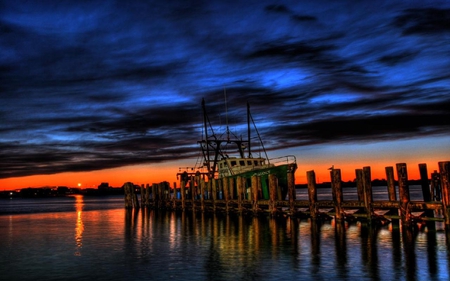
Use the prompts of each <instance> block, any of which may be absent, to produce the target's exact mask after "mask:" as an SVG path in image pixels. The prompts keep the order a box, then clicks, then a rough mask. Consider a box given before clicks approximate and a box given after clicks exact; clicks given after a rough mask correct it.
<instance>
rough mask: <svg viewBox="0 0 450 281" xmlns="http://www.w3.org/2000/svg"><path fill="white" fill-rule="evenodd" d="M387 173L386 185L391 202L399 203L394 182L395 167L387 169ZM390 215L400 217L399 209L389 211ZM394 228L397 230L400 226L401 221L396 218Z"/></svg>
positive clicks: (393, 220) (393, 222) (393, 221)
mask: <svg viewBox="0 0 450 281" xmlns="http://www.w3.org/2000/svg"><path fill="white" fill-rule="evenodd" d="M385 171H386V183H387V192H388V197H389V202H396V201H397V194H396V192H395V180H394V167H392V166H389V167H386V168H385ZM386 214H389V215H397V216H398V208H391V209H389V211H388V213H386ZM392 225H393V227H395V228H397V227H398V226H399V220H398V219H396V218H393V219H392Z"/></svg>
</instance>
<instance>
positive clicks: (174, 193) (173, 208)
mask: <svg viewBox="0 0 450 281" xmlns="http://www.w3.org/2000/svg"><path fill="white" fill-rule="evenodd" d="M176 209H177V183H176V182H173V197H172V210H176Z"/></svg>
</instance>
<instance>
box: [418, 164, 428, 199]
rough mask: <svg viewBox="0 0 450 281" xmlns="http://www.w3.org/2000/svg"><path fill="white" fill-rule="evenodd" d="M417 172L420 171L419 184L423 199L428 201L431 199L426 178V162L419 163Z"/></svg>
mask: <svg viewBox="0 0 450 281" xmlns="http://www.w3.org/2000/svg"><path fill="white" fill-rule="evenodd" d="M419 172H420V185H421V186H422V195H423V201H425V202H430V201H431V192H430V184H429V180H428V171H427V164H425V163H420V164H419Z"/></svg>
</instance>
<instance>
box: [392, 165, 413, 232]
mask: <svg viewBox="0 0 450 281" xmlns="http://www.w3.org/2000/svg"><path fill="white" fill-rule="evenodd" d="M396 166H397V178H398V194H399V197H400V216H401V220H402V224H403V225H405V226H409V225H410V224H411V212H410V209H409V206H408V205H409V201H410V198H409V186H408V172H407V170H406V164H405V163H397V165H396Z"/></svg>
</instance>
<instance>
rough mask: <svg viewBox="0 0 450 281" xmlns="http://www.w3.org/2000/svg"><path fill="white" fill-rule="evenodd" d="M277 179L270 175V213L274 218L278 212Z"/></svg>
mask: <svg viewBox="0 0 450 281" xmlns="http://www.w3.org/2000/svg"><path fill="white" fill-rule="evenodd" d="M277 187H278V183H277V177H276V176H275V175H274V174H269V194H270V199H269V212H270V214H271V215H272V216H273V215H275V213H276V212H277V207H276V198H277V189H278V188H277Z"/></svg>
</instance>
